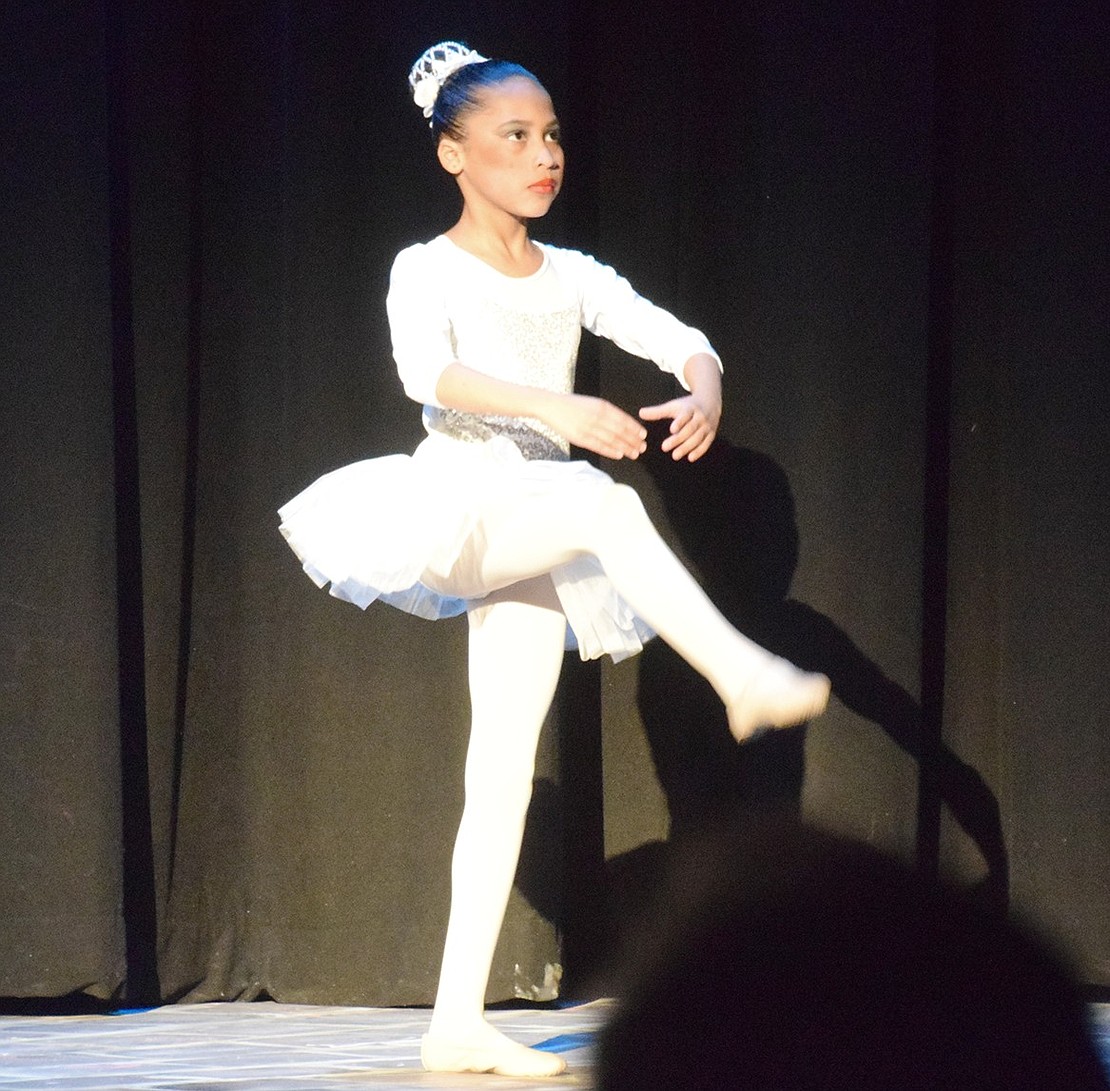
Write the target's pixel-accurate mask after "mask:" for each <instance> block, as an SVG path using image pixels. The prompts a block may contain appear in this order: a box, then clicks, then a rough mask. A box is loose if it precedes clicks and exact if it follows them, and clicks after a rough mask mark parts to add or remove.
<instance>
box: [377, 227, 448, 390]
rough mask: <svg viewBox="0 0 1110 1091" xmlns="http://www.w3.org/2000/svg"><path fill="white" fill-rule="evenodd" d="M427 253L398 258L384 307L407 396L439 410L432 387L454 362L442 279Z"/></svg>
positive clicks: (415, 249) (416, 249)
mask: <svg viewBox="0 0 1110 1091" xmlns="http://www.w3.org/2000/svg"><path fill="white" fill-rule="evenodd" d="M427 251H428V247H427V245H426V244H423V243H420V244H417V245H416V246H410V247H408V248H407V249H405V250H402V251H401V252H400V253H399V254H398V255H397V257H396V258H395V259H394V262H393V268H392V269H391V270H390V274H389V293H388V295H387V296H386V301H385V307H386V314H387V315H388V318H389V333H390V337H391V339H392V342H393V359H394V360H395V361H396V363H397V372H398V374H399V375H400V376H401V382H402V383H403V384H404V388H405V393H406V394H407V395H408V396H409V397H410V398H412V399H413V400H414V401H417V402H420V403H421V404H423V405H431V406H435V407H437V408H442V406H441V405H440V402H439V401H438V400H437V399H436V384H437V383H438V382H439V377H440V376H441V375H442V374H443V371H444V369H445V368H446V367H447V365H448V364H451V363H454V362H455V360H456V359H457V356H456V350H455V343H454V337H453V334H452V332H451V321H450V318H449V317H448V313H447V300H446V294H445V291H444V284H443V279H442V275H441V273H440V270H439V269H438V267H437V264H436V261H435V259H434V257H433V256H432V255H431V254H429V253H428V252H427Z"/></svg>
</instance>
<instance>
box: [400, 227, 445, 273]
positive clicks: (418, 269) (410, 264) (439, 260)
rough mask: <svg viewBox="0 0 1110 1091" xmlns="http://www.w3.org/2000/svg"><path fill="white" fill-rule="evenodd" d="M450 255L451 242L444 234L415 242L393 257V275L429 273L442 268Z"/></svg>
mask: <svg viewBox="0 0 1110 1091" xmlns="http://www.w3.org/2000/svg"><path fill="white" fill-rule="evenodd" d="M449 256H450V243H449V242H448V240H447V239H446V238H444V236H442V235H437V236H436V237H435V238H434V239H432V240H431V241H430V242H417V243H413V244H412V245H411V246H406V247H405V248H404V250H401V251H400V252H399V253H398V254H397V256H396V257H395V258H394V259H393V268H392V272H391V275H392V276H394V277H396V276H398V275H402V276H404V275H407V274H410V273H424V274H428V273H430V272H432V271H434V270H436V269H439V268H441V267H442V266H443V264H444V262H445V261H446V260H447V259H448V258H449Z"/></svg>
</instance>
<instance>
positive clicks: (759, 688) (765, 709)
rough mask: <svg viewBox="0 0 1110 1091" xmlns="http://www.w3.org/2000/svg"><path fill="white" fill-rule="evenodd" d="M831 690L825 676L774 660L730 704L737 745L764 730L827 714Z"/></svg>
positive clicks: (750, 680)
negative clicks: (826, 708)
mask: <svg viewBox="0 0 1110 1091" xmlns="http://www.w3.org/2000/svg"><path fill="white" fill-rule="evenodd" d="M830 688H831V687H830V684H829V680H828V678H826V677H825V675H823V674H810V673H808V672H807V671H803V670H799V669H798V668H797V667H795V666H794V664H793V663H788V662H787V661H786V660H785V659H779V658H777V657H772V658H771V659H770V660H769V661H768V663H767V665H766V666H764V667H762V668H761V669H759V670H757V671H755V672H754V673H753V674H752V675H751V677H750V678H748V679H747V680H746V681H745V682H744V685H743V688H741V689H740V690H739V692H738V693H737V694H736V695H735V696H734V697H733V698H732V699H731V700H730V701H729V702H728V703H727V710H728V727H729V730H730V731H731V732H732V735H733V738H735V739H736V741H737V742H744V741H745V740H746V739H750V738H751V737H752V736H753V735H755V734H756V733H757V732H759V731H761V730H762V729H764V728H772V727H793V726H794V725H795V724H800V723H804V722H805V721H806V720H812V719H813V717H814V716H820V715H821V713H822V712H824V711H825V707H826V706H827V705H828V703H829V691H830Z"/></svg>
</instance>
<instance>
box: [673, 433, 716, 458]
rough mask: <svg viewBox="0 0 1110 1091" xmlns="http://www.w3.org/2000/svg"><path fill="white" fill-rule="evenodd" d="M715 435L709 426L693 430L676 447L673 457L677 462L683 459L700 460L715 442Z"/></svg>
mask: <svg viewBox="0 0 1110 1091" xmlns="http://www.w3.org/2000/svg"><path fill="white" fill-rule="evenodd" d="M714 435H715V433H714V432H713V430H712V429H711V428H709V427H708V426H705V425H703V426H701V427H699V428H697V429H691V430H690V431H689V432H688V433H686V434H685V435H684V436H683V437H682V440H681V442H679V443H676V444H675V445H674V448H673V450H672V451H671V457H672V458H674V459H675V460H676V461H677V460H679V459H683V458H690V459H691V460H694V458H695V457H696V458H700V457H701V456H702V455H703V454H704V453H705V452H706V451H707V450H708V449H709V446H710V444H711V443H712V442H713V437H714Z"/></svg>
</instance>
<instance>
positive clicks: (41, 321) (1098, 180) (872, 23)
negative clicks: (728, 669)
mask: <svg viewBox="0 0 1110 1091" xmlns="http://www.w3.org/2000/svg"><path fill="white" fill-rule="evenodd" d="M1108 21H1110V19H1108V15H1107V10H1106V8H1105V5H1103V4H1097V3H1095V2H1094V0H1077V2H1076V3H1074V4H1061V5H1037V4H1033V3H1031V2H1030V3H1028V4H1019V5H1016V6H1015V5H1013V4H1005V5H1004V4H1002V3H1001V2H990V0H976V2H974V3H972V4H970V5H968V4H956V3H953V2H949V0H938V2H934V3H929V2H926V0H921V2H914V0H909V2H907V3H900V4H893V5H892V4H878V3H864V2H860V0H850V2H846V3H842V4H837V5H829V4H816V3H807V2H804V0H783V2H781V3H754V2H752V3H749V2H739V3H736V4H730V5H724V4H721V5H714V4H709V3H704V4H697V5H693V6H691V5H677V4H663V3H659V4H654V3H650V4H647V5H645V4H644V3H642V2H638V3H632V2H631V0H614V2H612V3H605V4H601V3H578V2H574V0H557V2H554V3H551V2H546V3H542V4H541V3H538V2H533V0H522V2H521V3H519V4H516V5H513V7H512V8H511V9H506V8H505V7H504V6H503V5H500V4H492V3H482V2H479V0H472V2H469V3H459V4H454V5H444V4H442V3H439V4H433V3H419V2H417V3H411V2H410V3H405V4H400V3H393V2H381V3H374V2H371V3H363V2H360V3H354V2H337V3H336V2H332V3H327V4H324V3H320V4H311V3H299V2H296V0H273V2H269V3H258V4H250V5H246V4H244V5H236V4H231V3H226V4H225V3H220V2H218V0H208V2H205V3H198V2H193V3H187V4H183V5H180V6H178V7H176V8H173V7H166V6H165V5H155V4H145V3H130V4H123V3H119V2H116V0H108V2H107V3H106V4H105V3H101V4H92V3H88V4H82V3H67V4H60V3H52V2H49V0H46V2H40V3H35V4H31V3H27V2H21V0H17V2H14V3H9V4H7V5H5V7H4V11H3V15H2V16H0V42H2V45H0V49H2V50H3V57H2V62H3V63H2V65H0V133H2V145H0V150H2V153H3V158H2V162H0V185H2V187H3V188H2V191H0V240H2V247H3V257H4V260H3V264H2V266H0V269H2V272H0V276H2V283H3V292H2V295H0V298H2V305H0V322H2V332H0V345H2V350H0V351H2V353H3V387H2V395H0V445H2V447H0V458H2V463H0V464H2V466H3V489H2V492H0V497H2V509H0V536H2V549H0V558H2V562H0V564H2V568H0V678H2V684H0V725H2V730H3V742H4V745H3V754H4V756H3V766H2V769H3V771H2V773H0V823H2V825H0V838H2V842H0V844H2V849H0V897H2V899H3V906H4V911H3V913H2V914H0V997H9V998H24V1000H25V1001H26V1000H27V999H28V998H56V997H63V996H67V995H74V994H79V995H81V996H84V997H86V998H91V999H93V1000H99V1001H103V1002H105V1003H108V1004H120V1003H150V1002H156V1001H159V1000H178V999H189V1000H210V999H250V998H254V997H258V996H264V995H268V996H271V997H274V998H276V999H279V1000H283V1001H298V1002H311V1003H364V1004H386V1005H392V1004H411V1003H426V1002H428V1001H429V1000H430V999H431V997H432V994H433V990H434V983H435V976H436V973H437V970H438V961H439V946H440V942H441V938H442V933H443V929H444V926H445V920H446V911H447V899H448V862H449V857H450V851H451V842H452V837H453V833H454V827H455V824H456V822H457V818H458V813H459V809H460V807H461V801H462V789H461V775H462V761H463V754H464V748H465V743H466V730H467V715H468V704H467V697H466V689H465V623H464V622H462V621H461V620H460V621H456V622H444V623H440V624H436V625H429V624H428V623H426V622H422V621H419V620H417V619H414V618H411V617H408V616H406V615H402V614H400V613H398V612H396V611H392V610H390V609H389V608H387V607H382V606H380V605H376V606H373V607H371V609H370V610H369V611H367V612H366V613H362V612H360V611H358V610H357V609H355V608H354V607H351V606H349V605H348V604H345V603H338V602H336V601H335V600H332V599H330V598H329V597H328V596H327V595H326V594H324V593H323V592H320V591H318V590H317V589H316V588H314V587H313V586H312V585H311V583H310V582H309V581H308V580H307V579H306V578H305V577H304V576H303V574H302V573H301V572H300V570H299V568H298V565H297V563H296V560H295V558H294V557H293V555H292V554H291V553H290V552H289V550H288V549H287V547H286V546H285V545H284V543H283V542H282V540H281V539H280V537H279V535H278V534H277V529H276V528H277V518H276V514H275V512H276V508H277V507H278V506H279V505H280V504H281V503H282V502H283V501H284V500H286V499H287V498H288V497H290V496H291V495H293V494H294V493H295V492H296V491H297V490H299V489H300V488H302V487H303V486H304V485H306V484H307V483H308V482H310V481H311V480H312V479H314V478H315V477H316V476H318V475H319V474H320V473H322V472H324V471H326V470H328V469H331V468H334V467H336V466H339V465H341V464H343V463H345V462H349V461H353V460H355V459H358V458H364V457H372V456H375V455H381V454H387V453H390V452H393V451H397V450H410V449H411V448H412V447H413V446H414V445H415V443H416V442H417V441H418V440H419V438H420V425H419V410H418V407H416V406H415V405H413V404H411V403H409V402H408V401H407V400H406V399H405V397H404V395H403V393H402V392H401V389H400V385H399V383H398V381H397V379H396V375H395V371H394V368H393V365H392V362H391V359H390V354H389V341H388V330H387V327H386V322H385V314H384V296H385V289H386V279H387V275H388V270H389V265H390V262H391V260H392V257H393V255H394V254H395V252H396V251H397V250H398V249H400V248H401V247H402V246H404V245H406V244H408V243H410V242H412V241H416V240H421V239H427V238H429V237H431V236H432V235H434V234H435V233H437V232H438V231H440V230H442V229H444V228H445V227H447V226H449V224H450V223H451V222H452V220H453V216H454V214H455V212H456V207H457V204H456V197H455V194H454V192H453V187H452V185H451V184H450V181H449V180H448V179H447V178H446V177H445V176H443V175H442V172H440V171H439V170H438V168H437V167H436V165H435V162H434V157H433V154H432V146H431V142H430V138H429V136H428V134H427V131H426V130H425V129H424V127H423V125H422V122H421V119H420V117H419V113H418V112H417V111H416V109H415V108H414V107H413V106H412V104H411V102H410V100H409V99H408V96H407V93H406V86H405V75H406V73H407V69H408V65H409V64H410V63H411V61H412V60H413V58H414V57H415V56H416V55H417V54H418V53H419V52H420V51H421V50H422V49H423V48H424V47H425V46H427V45H429V44H431V43H432V42H433V41H436V40H438V39H440V38H444V37H461V38H463V39H465V40H467V41H469V42H470V43H471V44H472V45H474V46H476V47H477V48H479V49H481V50H482V51H483V52H485V53H487V54H494V55H499V56H507V57H510V58H513V59H517V60H520V61H521V62H522V63H524V64H525V65H527V66H528V67H530V68H531V69H533V70H534V71H535V72H536V73H537V74H538V75H539V76H540V78H541V79H542V80H543V81H544V82H545V84H546V85H547V87H548V88H549V90H550V91H551V92H552V95H553V97H554V99H555V102H556V105H557V108H558V110H559V112H560V115H561V118H562V120H563V122H564V126H565V129H566V141H567V149H568V161H569V166H568V184H567V186H566V189H565V192H564V195H563V197H562V198H561V200H560V203H559V205H558V206H556V209H555V211H554V212H553V213H552V215H551V217H550V219H549V220H548V221H547V222H544V223H541V224H537V225H536V228H535V234H536V235H537V236H538V237H540V238H544V239H547V240H550V241H553V242H556V243H559V244H563V245H573V246H576V247H580V248H583V249H587V250H590V251H591V252H594V253H595V254H597V256H598V257H600V258H602V259H603V260H606V261H608V262H611V263H612V264H614V265H616V266H617V267H618V268H619V269H620V270H621V271H623V272H624V273H626V274H627V275H628V276H629V277H630V279H632V281H633V283H634V284H635V285H636V286H637V287H638V288H640V290H641V291H643V292H644V293H645V294H647V295H648V296H650V297H652V298H654V299H655V300H656V301H658V302H659V303H661V304H663V305H666V306H669V307H671V308H673V309H674V310H676V311H677V312H678V313H679V314H680V315H682V316H683V317H685V318H686V319H688V320H689V321H690V322H692V323H693V324H696V325H698V326H700V327H701V328H703V329H704V330H705V331H706V332H707V333H708V334H709V335H710V337H711V339H712V340H713V341H714V344H715V345H716V346H717V348H718V349H719V351H720V352H721V353H722V355H723V357H724V359H725V362H726V384H725V385H726V403H727V408H726V418H725V421H724V424H723V428H722V432H721V436H720V439H719V441H718V443H717V445H716V447H715V449H714V451H713V453H712V455H711V457H709V458H707V459H706V460H704V461H703V462H702V463H700V464H699V465H697V466H683V467H675V466H674V465H672V464H671V463H669V461H668V460H667V459H665V458H656V457H652V458H647V459H645V460H643V461H642V462H641V463H639V464H636V465H631V464H629V465H624V464H622V465H619V466H616V467H612V469H613V470H614V472H615V473H617V474H618V476H620V477H622V478H623V479H625V480H628V481H630V482H632V483H634V484H635V485H636V486H637V487H638V488H639V490H640V491H641V493H642V495H643V496H644V497H645V500H646V501H647V503H648V504H649V506H650V508H651V510H652V511H653V512H654V513H655V515H656V516H657V517H658V519H659V522H660V524H661V526H662V527H663V529H664V530H665V533H666V534H667V535H668V537H669V539H670V540H671V541H672V542H673V544H674V545H675V547H676V548H677V549H679V550H680V552H681V553H682V554H683V555H684V556H685V557H686V558H687V559H688V560H689V562H690V564H691V565H692V566H693V567H694V568H695V569H696V571H697V572H698V574H699V576H700V577H701V579H702V580H703V581H704V583H705V585H706V586H707V587H708V588H709V590H710V591H711V593H712V594H713V595H714V597H715V598H716V599H717V601H719V602H720V604H721V606H722V608H723V609H725V611H726V612H727V613H728V614H729V615H730V616H731V617H733V618H734V619H736V620H737V622H738V623H740V624H741V625H742V626H743V627H744V628H745V629H746V630H747V631H749V632H751V634H752V635H753V636H755V637H757V638H758V639H760V640H762V641H764V642H765V643H767V644H768V645H769V646H771V647H773V648H775V649H776V650H778V651H780V652H782V653H783V654H786V655H790V656H792V657H793V658H795V659H796V660H798V661H800V662H802V663H804V664H805V665H807V666H812V667H815V668H820V669H822V670H825V671H827V672H828V673H829V674H830V675H831V677H832V678H833V682H834V688H835V693H836V697H837V700H836V701H834V704H833V707H832V709H831V710H830V712H829V714H828V715H827V716H825V717H823V718H822V719H821V720H820V721H818V722H816V723H814V724H813V725H812V726H810V727H809V728H807V729H805V730H799V731H796V732H790V733H784V734H780V735H777V736H774V737H771V738H767V739H763V740H760V741H758V742H756V743H755V744H753V745H750V746H746V747H744V748H741V749H737V748H736V747H735V746H733V745H731V743H730V741H729V739H728V736H727V731H726V728H725V725H724V722H723V718H722V717H721V714H720V711H719V710H718V709H717V707H716V705H715V702H714V701H713V700H712V699H711V694H709V693H708V691H707V689H706V688H705V686H704V685H703V684H702V683H701V682H700V681H699V680H698V679H697V678H696V677H693V676H691V674H690V672H689V671H688V669H687V668H685V666H684V665H683V664H682V663H681V662H680V661H678V660H677V659H676V657H675V656H673V654H672V653H670V651H669V650H668V649H667V648H666V647H665V646H663V645H662V644H660V643H659V642H655V643H653V644H652V645H651V646H650V647H649V648H648V649H647V650H646V651H645V653H644V654H643V655H642V656H640V657H638V658H637V659H636V660H633V661H629V662H626V663H623V664H621V665H619V666H616V667H613V666H611V665H599V664H591V665H581V664H578V663H577V662H576V661H572V660H571V659H568V662H567V670H566V673H565V677H564V680H563V683H562V685H561V687H560V692H559V695H558V698H557V701H556V705H555V708H554V709H553V712H552V716H551V723H550V724H549V729H548V731H547V732H546V734H545V738H544V741H543V743H542V746H541V755H540V761H539V765H538V772H537V786H536V794H535V802H534V807H533V810H534V814H533V816H532V819H533V820H532V821H531V822H530V824H529V830H528V833H527V835H526V844H525V851H524V855H523V859H522V863H521V868H520V872H519V875H518V883H517V889H516V891H514V895H513V900H512V903H511V905H510V911H509V915H508V920H507V923H506V927H505V933H504V937H503V942H502V945H501V948H500V950H499V953H498V956H497V959H496V965H495V967H494V973H493V978H492V981H491V989H490V998H491V999H506V998H511V997H514V996H515V997H524V998H531V999H549V998H552V997H553V996H554V995H556V994H557V993H558V992H560V991H561V992H562V993H563V994H564V995H566V994H568V993H569V994H571V995H585V994H587V993H589V992H590V991H591V990H595V991H596V990H597V989H600V988H602V987H604V984H605V967H606V965H607V964H608V962H609V960H610V958H611V956H612V954H613V952H614V951H615V950H618V949H619V947H620V940H621V935H622V926H623V925H624V924H625V923H626V922H627V921H628V920H630V919H632V918H634V917H635V914H636V913H637V910H638V907H639V906H641V905H643V904H644V899H645V892H646V891H647V890H649V889H650V888H651V886H652V883H653V879H654V876H655V869H656V868H657V867H658V865H659V862H660V859H661V858H662V856H663V855H664V851H665V845H666V843H667V842H668V840H670V841H672V842H673V841H675V840H681V838H682V837H683V836H684V835H685V834H686V833H688V832H691V831H693V830H695V829H697V828H699V827H700V826H701V825H702V824H703V823H704V822H705V821H706V820H710V819H713V818H716V817H719V816H721V815H727V814H732V813H735V812H736V811H738V810H752V809H764V808H775V809H780V810H781V809H785V810H787V811H788V812H792V813H795V814H797V815H799V816H800V817H802V818H803V819H804V820H806V821H810V822H813V823H816V824H818V825H821V826H824V827H826V828H830V829H832V830H834V831H837V832H842V833H847V834H850V835H853V836H856V837H859V838H862V839H863V840H866V841H868V842H869V843H871V844H875V845H878V846H881V847H883V848H886V849H889V850H891V851H892V852H894V853H896V854H897V855H900V856H903V857H908V858H916V859H917V860H918V861H919V863H920V864H921V866H922V867H924V868H925V869H926V870H928V871H931V872H936V873H938V874H942V875H945V876H948V877H952V878H954V879H956V880H957V881H959V882H961V883H966V884H970V885H974V886H975V887H976V888H977V889H979V890H980V891H981V892H982V894H983V896H984V897H985V898H988V899H991V900H992V901H993V902H994V903H995V904H998V905H1004V904H1006V902H1007V900H1008V901H1009V904H1010V905H1011V906H1012V908H1013V909H1014V910H1015V911H1016V912H1019V913H1020V914H1021V915H1022V916H1023V917H1025V918H1027V919H1030V920H1032V921H1034V922H1035V923H1036V924H1038V925H1039V926H1040V927H1041V928H1043V929H1044V930H1045V931H1047V932H1048V933H1049V935H1050V936H1052V937H1053V938H1054V939H1055V940H1056V941H1057V942H1058V943H1059V944H1060V945H1061V946H1062V947H1063V949H1064V950H1065V951H1066V952H1068V954H1069V955H1070V956H1071V957H1072V958H1073V960H1074V961H1075V964H1076V966H1077V968H1078V972H1079V974H1080V976H1081V977H1082V979H1083V980H1085V981H1087V982H1089V983H1091V984H1094V985H1099V986H1103V987H1105V986H1107V985H1110V924H1108V922H1110V881H1108V876H1107V869H1106V845H1107V844H1108V843H1110V803H1108V800H1110V792H1108V790H1107V786H1108V784H1110V744H1108V742H1107V739H1108V732H1107V726H1108V721H1110V699H1108V696H1107V684H1106V676H1107V666H1108V662H1107V660H1108V653H1107V649H1108V648H1110V620H1108V613H1107V610H1106V608H1105V605H1106V602H1107V601H1108V598H1110V556H1108V552H1107V546H1106V542H1107V540H1108V531H1110V526H1108V519H1107V514H1106V511H1107V504H1106V495H1107V487H1108V482H1110V443H1108V441H1107V429H1106V420H1107V416H1108V411H1110V379H1108V375H1107V364H1108V360H1107V338H1106V335H1107V319H1106V314H1107V306H1106V303H1107V299H1110V291H1108V289H1110V284H1108V276H1107V237H1106V223H1105V196H1106V194H1105V188H1104V187H1105V180H1106V174H1105V164H1106V153H1107V137H1106V132H1107V121H1108V116H1107V109H1106V107H1107V101H1106V82H1105V56H1104V53H1105V50H1104V48H1103V46H1102V45H1101V44H1100V43H1102V42H1104V41H1105V40H1106V36H1107V32H1108V31H1110V26H1108ZM581 378H582V383H583V385H584V387H585V388H586V389H593V390H596V391H600V392H602V393H604V394H605V395H606V396H608V397H611V398H613V399H614V400H616V401H618V402H620V403H621V404H624V405H628V406H638V405H642V404H647V403H649V402H651V401H655V400H661V399H663V398H665V397H668V396H670V392H671V387H670V385H669V381H668V380H666V379H665V377H663V376H660V375H658V374H657V373H655V372H654V370H653V369H651V368H650V367H646V366H643V365H640V364H638V363H637V362H636V361H631V360H629V359H628V358H626V357H624V356H622V354H621V353H620V352H619V351H617V350H615V349H614V348H613V347H612V346H609V345H597V344H596V343H593V342H591V343H589V344H587V345H585V346H584V350H583V356H582V361H581ZM557 967H562V968H563V969H564V970H565V976H564V979H563V982H562V984H561V985H560V984H559V983H558V980H557V978H558V972H557ZM707 987H711V983H707Z"/></svg>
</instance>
